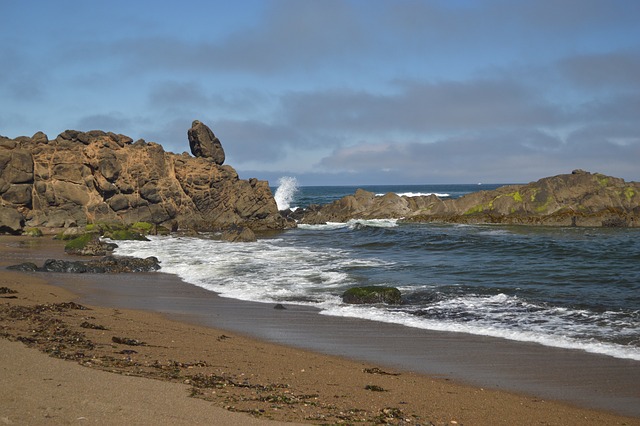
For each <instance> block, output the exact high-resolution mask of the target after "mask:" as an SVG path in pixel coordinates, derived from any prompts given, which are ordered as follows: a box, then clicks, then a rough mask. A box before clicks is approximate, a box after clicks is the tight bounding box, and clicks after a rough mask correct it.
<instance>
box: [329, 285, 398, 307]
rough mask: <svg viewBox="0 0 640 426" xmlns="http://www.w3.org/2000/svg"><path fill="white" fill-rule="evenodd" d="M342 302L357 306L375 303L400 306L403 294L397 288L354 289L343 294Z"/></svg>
mask: <svg viewBox="0 0 640 426" xmlns="http://www.w3.org/2000/svg"><path fill="white" fill-rule="evenodd" d="M342 301H343V302H344V303H349V304H356V305H359V304H373V303H386V304H388V305H399V304H401V303H402V294H401V293H400V290H398V289H397V288H395V287H380V286H368V287H353V288H350V289H349V290H347V291H345V292H344V293H343V294H342Z"/></svg>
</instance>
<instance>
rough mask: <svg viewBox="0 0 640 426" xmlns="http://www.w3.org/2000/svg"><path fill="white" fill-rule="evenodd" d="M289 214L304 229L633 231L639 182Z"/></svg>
mask: <svg viewBox="0 0 640 426" xmlns="http://www.w3.org/2000/svg"><path fill="white" fill-rule="evenodd" d="M295 214H296V219H298V220H299V221H300V222H301V223H308V224H318V223H325V222H346V221H348V220H350V219H389V218H396V219H398V218H403V220H405V221H409V222H450V223H474V224H477V223H501V224H526V225H548V226H605V227H606V226H610V227H639V226H640V183H638V182H625V181H624V180H623V179H620V178H615V177H611V176H605V175H602V174H599V173H588V172H585V171H582V170H575V171H574V172H573V173H571V174H565V175H558V176H553V177H548V178H544V179H540V180H538V181H537V182H532V183H529V184H526V185H508V186H503V187H501V188H498V189H496V190H494V191H479V192H474V193H471V194H468V195H466V196H464V197H461V198H458V199H446V200H442V199H440V198H438V197H437V196H435V195H429V196H420V197H408V196H402V197H401V196H398V195H396V194H393V193H389V194H386V195H384V196H381V197H377V196H375V194H373V193H371V192H367V191H363V190H358V191H357V192H356V193H355V194H354V195H349V196H346V197H344V198H342V199H340V200H337V201H334V202H333V203H331V204H328V205H326V206H322V207H321V206H310V208H308V209H306V210H305V211H301V212H298V211H297V212H295Z"/></svg>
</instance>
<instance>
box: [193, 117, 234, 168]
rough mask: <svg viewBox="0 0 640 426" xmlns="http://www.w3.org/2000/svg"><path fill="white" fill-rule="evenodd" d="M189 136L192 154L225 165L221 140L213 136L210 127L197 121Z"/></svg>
mask: <svg viewBox="0 0 640 426" xmlns="http://www.w3.org/2000/svg"><path fill="white" fill-rule="evenodd" d="M187 136H188V137H189V147H190V148H191V153H192V154H193V155H194V156H196V157H202V158H210V159H211V160H212V161H213V162H214V163H216V164H217V165H219V166H221V165H222V164H224V159H225V156H224V149H222V144H221V143H220V139H218V138H217V137H216V135H214V134H213V132H212V131H211V129H210V128H209V127H207V126H206V125H204V124H202V123H201V122H199V121H198V120H195V121H194V122H193V123H192V124H191V128H190V129H189V130H188V131H187Z"/></svg>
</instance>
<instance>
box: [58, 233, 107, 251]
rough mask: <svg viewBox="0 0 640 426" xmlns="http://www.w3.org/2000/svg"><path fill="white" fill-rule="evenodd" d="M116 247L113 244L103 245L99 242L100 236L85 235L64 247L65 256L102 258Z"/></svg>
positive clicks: (94, 234) (102, 242) (93, 234)
mask: <svg viewBox="0 0 640 426" xmlns="http://www.w3.org/2000/svg"><path fill="white" fill-rule="evenodd" d="M115 247H117V246H116V245H115V244H109V243H105V242H104V241H101V240H100V235H98V234H96V233H87V234H83V235H80V236H79V237H76V238H74V239H72V240H70V241H69V242H68V243H67V244H66V245H65V246H64V251H65V252H66V253H67V254H76V255H81V256H104V255H106V254H107V253H108V252H111V251H113V249H114V248H115Z"/></svg>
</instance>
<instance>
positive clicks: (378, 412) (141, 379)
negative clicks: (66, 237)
mask: <svg viewBox="0 0 640 426" xmlns="http://www.w3.org/2000/svg"><path fill="white" fill-rule="evenodd" d="M69 257H70V256H67V255H65V254H64V251H63V249H62V243H61V242H59V241H54V240H51V239H50V237H43V238H27V237H11V236H2V237H0V287H6V288H7V289H9V290H11V291H12V292H9V291H8V290H7V291H6V292H5V293H4V294H2V295H0V297H2V300H0V304H1V306H2V309H1V310H0V327H1V328H0V334H1V336H2V337H3V339H2V340H0V344H2V357H3V358H2V369H3V374H2V377H1V379H0V380H2V389H3V390H2V393H0V401H1V402H2V403H1V404H0V421H1V422H4V423H7V424H11V423H14V424H26V423H29V424H39V423H49V424H69V423H71V424H75V423H81V422H89V423H96V422H98V423H105V422H108V423H110V424H125V423H130V424H131V423H133V424H152V423H153V424H158V423H166V424H168V423H172V424H252V423H250V422H262V421H265V422H266V421H276V422H293V423H296V422H297V423H312V424H339V423H346V424H354V423H357V424H376V423H389V424H427V425H428V424H436V425H440V424H442V425H445V424H466V425H485V424H487V425H488V424H492V425H495V424H504V425H507V424H509V425H511V424H556V425H572V424H575V425H578V424H580V425H584V424H594V425H595V424H619V425H634V424H640V413H638V408H637V407H638V406H639V404H638V402H639V401H640V386H639V385H638V383H640V381H639V380H638V379H639V378H638V374H640V373H638V370H640V369H639V368H638V365H639V363H638V362H637V361H632V360H619V359H615V358H611V357H606V356H596V355H591V354H585V353H582V352H580V351H572V350H557V349H552V348H545V347H542V346H540V345H535V344H519V343H515V342H505V341H501V340H499V339H490V338H485V337H482V336H476V337H470V336H456V335H454V333H434V332H432V333H427V332H425V331H424V330H411V329H408V328H406V327H405V328H403V329H402V330H403V331H402V332H400V331H399V330H400V327H395V326H393V325H392V324H377V323H373V322H371V321H365V320H355V319H348V318H333V317H326V316H320V315H318V314H317V313H316V312H314V310H313V309H310V308H306V307H299V306H285V308H286V309H274V306H273V305H269V304H257V303H248V302H240V301H236V300H231V299H224V298H220V297H218V296H216V295H215V294H214V293H212V292H208V291H206V290H204V289H201V288H197V287H195V286H191V285H189V284H186V283H183V282H182V281H180V280H179V279H178V278H177V277H175V276H173V275H169V274H162V273H143V274H118V275H114V274H112V275H95V274H42V273H22V272H14V271H8V270H6V269H5V267H6V266H8V265H12V264H17V263H22V262H26V261H31V262H34V263H36V264H38V265H41V264H42V263H43V262H44V260H45V259H48V258H69ZM14 292H15V293H14ZM41 352H45V353H41ZM55 358H58V359H55ZM45 366H46V368H45ZM16 372H19V374H14V373H16ZM9 373H12V374H9ZM54 373H55V374H56V375H54ZM44 385H46V386H44ZM83 386H84V387H83ZM150 395H153V396H154V397H150ZM153 404H157V408H152V407H154V405H153ZM118 407H121V408H120V409H119V408H118ZM227 416H231V417H227ZM238 416H239V417H238Z"/></svg>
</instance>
